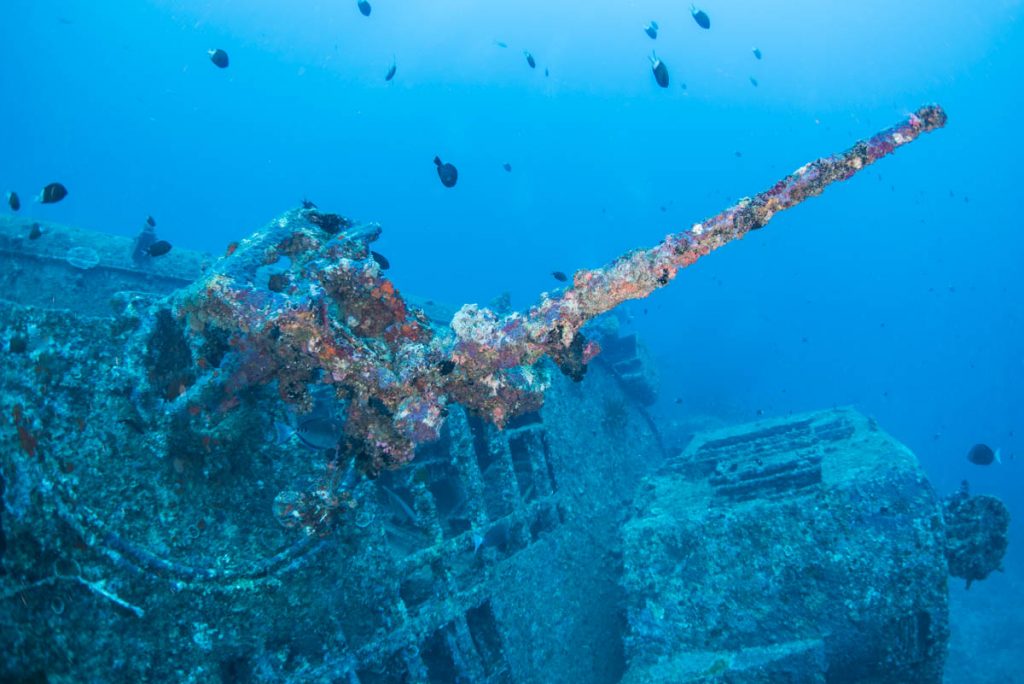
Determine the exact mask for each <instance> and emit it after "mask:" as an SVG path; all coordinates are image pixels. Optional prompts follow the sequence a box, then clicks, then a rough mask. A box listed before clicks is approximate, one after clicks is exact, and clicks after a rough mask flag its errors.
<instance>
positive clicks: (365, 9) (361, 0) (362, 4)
mask: <svg viewBox="0 0 1024 684" xmlns="http://www.w3.org/2000/svg"><path fill="white" fill-rule="evenodd" d="M356 5H358V6H359V11H360V12H361V13H362V15H363V16H364V17H368V16H370V10H371V9H372V8H371V7H370V3H369V2H367V0H356Z"/></svg>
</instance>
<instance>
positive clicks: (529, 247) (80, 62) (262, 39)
mask: <svg viewBox="0 0 1024 684" xmlns="http://www.w3.org/2000/svg"><path fill="white" fill-rule="evenodd" d="M702 6H703V7H704V9H705V10H706V11H707V12H708V14H709V15H710V17H711V21H712V27H711V30H709V31H703V30H701V29H700V28H699V27H698V26H697V25H696V24H695V23H694V22H693V20H692V19H691V18H690V16H689V11H688V3H684V2H681V1H679V0H676V1H673V2H668V1H663V0H647V1H644V2H639V1H637V2H609V1H600V0H599V1H596V2H586V3H584V2H578V1H577V2H569V1H564V2H539V1H537V0H516V1H514V2H513V1H511V0H488V2H472V1H469V0H449V1H448V2H444V3H439V2H436V1H431V2H424V1H422V0H400V1H398V0H378V1H376V2H374V3H373V13H372V15H371V16H370V17H368V18H366V17H363V16H362V15H361V14H360V13H359V12H358V11H357V9H356V4H355V1H354V0H333V1H325V2H315V1H311V0H310V1H307V0H293V1H292V2H287V3H283V2H269V1H267V0H245V1H236V2H186V1H179V2H142V1H139V2H104V3H96V2H85V1H80V2H74V1H71V0H63V1H57V2H36V1H34V0H8V1H7V2H5V3H4V11H3V15H4V20H3V22H2V23H0V46H2V47H0V50H2V53H3V55H4V59H3V65H4V66H3V68H2V69H0V92H3V94H4V100H3V107H2V111H0V124H2V125H0V136H2V137H0V147H2V149H3V157H2V159H3V161H2V162H0V188H2V189H4V190H7V189H16V190H19V191H20V193H21V195H22V198H23V201H24V200H28V199H29V198H30V196H31V195H33V194H35V193H36V192H37V191H38V189H39V188H41V187H42V186H43V185H45V184H46V183H48V182H51V181H54V180H59V181H61V182H62V183H64V184H65V185H66V186H67V187H68V189H69V191H70V195H69V197H68V198H67V199H66V200H64V201H63V202H61V203H60V204H57V205H53V206H40V205H31V203H29V202H26V204H27V205H28V206H26V208H25V209H23V213H24V214H26V215H29V216H33V217H38V218H42V219H46V220H52V221H56V222H61V223H67V224H71V225H77V226H82V227H86V228H92V229H97V230H103V231H107V232H112V233H119V234H125V235H133V234H135V233H136V232H137V231H138V229H139V227H140V226H141V224H142V222H143V220H144V219H145V217H146V216H147V215H152V216H154V217H155V218H156V220H157V224H158V230H159V232H160V235H161V237H164V238H166V239H169V240H171V241H172V242H173V243H174V244H175V245H178V246H181V247H184V248H192V249H202V250H208V251H211V252H214V253H218V254H219V253H221V252H222V251H223V249H224V248H225V246H226V245H227V244H228V243H229V242H231V241H233V240H238V239H240V238H241V237H244V236H245V235H246V234H248V233H249V232H251V231H252V230H254V229H256V228H258V227H259V226H260V225H262V224H263V223H265V222H267V221H268V220H270V219H271V218H273V217H274V216H276V215H277V214H278V213H280V212H282V211H284V210H286V209H289V208H291V207H294V206H296V205H297V204H298V202H299V201H300V200H301V199H302V198H304V197H308V198H310V199H312V200H314V201H315V202H316V203H317V204H319V205H320V206H321V207H322V208H324V209H326V210H328V211H338V212H341V213H343V214H346V215H349V216H352V217H355V218H358V219H363V220H376V221H380V222H381V223H382V224H383V226H384V229H385V233H384V238H383V240H382V241H381V242H380V243H379V251H381V252H383V253H385V254H386V255H387V256H388V258H389V259H390V261H391V263H392V264H393V269H392V271H391V275H392V277H393V279H394V280H395V282H396V284H397V285H398V286H399V287H400V288H401V289H402V290H403V291H406V292H410V293H415V294H419V295H422V296H424V297H430V298H433V299H436V300H442V301H449V302H452V303H462V302H480V303H487V302H488V301H490V300H491V299H492V298H494V297H495V296H496V295H498V294H500V293H501V292H502V291H509V292H510V293H511V294H512V300H513V304H514V305H516V306H517V307H520V308H525V307H526V306H528V305H529V304H530V303H532V302H533V301H535V299H536V297H537V296H538V294H539V293H540V292H541V291H543V290H545V289H549V288H553V287H554V286H555V285H556V283H555V282H554V281H553V280H552V278H551V276H550V273H551V271H552V270H561V271H566V272H571V271H573V270H574V269H576V268H579V267H585V266H596V265H599V264H601V263H604V262H606V261H608V260H610V259H612V258H614V257H615V256H616V255H618V254H620V253H621V252H623V251H624V250H626V249H629V248H631V247H636V246H646V245H649V244H652V243H654V242H656V241H657V240H658V239H659V238H660V237H661V236H662V235H664V234H665V233H667V232H674V231H677V230H681V229H684V228H686V227H688V226H689V225H691V224H692V223H694V222H695V221H699V220H701V219H702V218H704V217H706V216H708V215H711V214H714V213H716V212H717V211H719V210H721V209H723V208H725V207H726V206H728V205H730V204H731V203H733V202H735V201H736V200H737V199H738V198H740V197H742V196H744V195H749V194H753V193H755V192H758V191H760V190H762V189H764V188H766V187H768V186H769V185H770V184H771V183H773V182H774V181H775V180H776V179H778V178H781V177H782V176H783V175H785V174H786V173H788V172H789V171H791V170H792V169H794V168H796V167H798V166H800V165H801V164H803V163H804V162H807V161H810V160H812V159H813V158H815V157H817V156H822V155H825V154H829V153H832V152H836V151H840V150H842V149H845V148H846V147H848V146H849V145H850V144H852V143H853V142H854V141H856V140H857V139H859V138H863V137H867V136H869V135H871V134H872V133H874V132H876V131H877V130H880V129H882V128H885V127H887V126H889V125H891V124H893V123H896V122H897V121H899V120H900V119H902V118H903V117H905V116H906V115H907V113H908V112H910V111H912V110H914V109H916V108H917V107H918V106H920V105H922V104H925V103H929V102H938V103H940V104H942V105H943V106H944V107H945V108H946V110H947V112H948V113H949V124H948V126H947V127H946V128H945V129H943V130H941V131H938V132H935V133H933V134H930V135H927V136H925V137H924V138H922V139H921V140H919V141H917V142H915V143H914V144H913V145H910V146H908V147H906V148H904V149H902V150H900V151H899V152H897V153H896V154H895V155H894V156H893V157H890V158H888V159H886V160H884V161H882V162H881V163H879V164H878V165H876V166H875V167H873V168H871V169H869V170H867V171H866V172H864V173H862V174H860V175H859V176H858V177H857V178H855V179H853V180H852V181H850V182H847V183H844V184H842V185H841V186H837V187H833V188H830V189H829V190H828V191H827V192H826V194H825V195H824V196H823V197H821V198H818V199H814V200H812V201H810V202H808V203H807V204H805V205H803V206H800V207H798V208H796V209H794V210H792V211H790V212H787V213H786V214H784V215H781V216H779V217H777V218H776V219H775V220H774V221H773V222H772V223H771V224H770V225H769V227H768V228H767V229H765V230H763V231H760V232H758V233H756V234H753V235H751V236H749V237H748V238H747V239H745V240H744V241H742V242H741V243H738V244H735V245H730V246H729V247H727V248H726V249H724V250H721V251H720V252H717V253H716V254H714V255H713V256H712V257H710V258H708V259H706V260H704V261H702V262H701V263H699V264H698V265H696V266H695V267H693V268H692V269H690V270H689V271H687V272H684V273H683V274H681V276H680V277H679V279H678V280H677V281H676V282H675V283H674V284H673V285H672V286H671V287H669V288H667V289H666V290H664V291H662V292H659V293H657V294H656V295H655V296H653V297H652V298H650V299H649V300H646V301H643V302H638V303H634V304H631V305H629V306H627V307H626V309H625V311H626V313H627V314H628V317H629V318H630V319H631V320H630V322H629V323H628V325H630V326H631V327H632V328H634V329H636V330H637V331H638V332H639V333H640V335H641V337H642V339H643V340H645V341H646V343H647V344H648V346H649V347H650V349H651V351H652V353H653V355H654V357H655V359H656V360H657V363H658V366H659V369H660V371H661V382H662V397H663V398H662V401H661V403H660V405H659V406H658V407H657V409H656V410H657V412H658V413H659V415H661V416H663V417H664V418H665V419H666V420H669V419H671V418H672V416H673V415H674V414H675V413H689V414H697V413H707V414H711V415H717V416H720V417H722V418H723V419H727V420H730V421H738V420H746V419H750V418H753V417H756V416H757V415H759V414H761V413H763V414H764V415H783V414H785V413H787V412H790V411H797V410H807V409H815V408H821V407H826V406H831V405H834V404H839V405H843V404H853V405H855V406H857V407H859V408H860V409H861V410H863V411H864V412H866V413H868V414H869V415H872V416H874V417H876V418H877V419H878V421H879V423H880V424H881V425H882V426H883V427H884V428H885V429H886V430H887V431H889V432H891V433H892V434H893V435H895V436H896V437H897V438H898V439H900V440H901V441H903V442H905V443H906V444H907V445H908V446H910V447H911V448H912V449H913V450H914V451H915V453H916V454H917V455H918V457H919V458H920V459H921V461H922V462H923V464H924V467H925V469H926V471H927V472H928V474H929V477H930V478H931V480H932V482H933V483H934V484H935V486H936V488H937V489H938V490H939V491H940V492H941V493H945V492H947V491H950V490H952V489H954V488H955V487H956V486H957V485H958V484H959V482H960V481H961V480H963V479H968V480H969V481H970V482H971V486H972V490H973V491H975V492H983V493H991V494H995V495H998V496H1000V497H1002V498H1003V499H1004V500H1005V501H1006V502H1007V503H1008V505H1009V506H1010V509H1011V511H1012V512H1013V513H1014V515H1015V516H1016V521H1017V522H1015V523H1014V527H1013V528H1012V531H1011V546H1010V555H1009V557H1008V561H1007V567H1008V569H1010V568H1016V570H1017V572H1018V573H1019V572H1020V570H1021V568H1022V566H1024V563H1022V562H1021V552H1020V547H1021V545H1022V535H1021V529H1022V528H1021V524H1020V522H1019V521H1020V520H1021V518H1022V517H1024V516H1022V511H1024V506H1022V504H1024V484H1022V483H1024V441H1022V440H1024V400H1022V398H1021V396H1022V394H1021V388H1022V387H1024V318H1022V309H1021V305H1020V302H1021V301H1022V300H1024V278H1022V277H1021V275H1020V273H1021V271H1020V266H1019V265H1020V264H1021V263H1022V262H1024V237H1022V235H1021V233H1022V229H1024V222H1022V219H1021V218H1020V213H1019V211H1020V209H1019V207H1020V189H1019V187H1018V179H1019V177H1020V173H1019V170H1018V163H1019V159H1020V158H1021V155H1022V154H1024V139H1022V134H1021V129H1020V123H1019V120H1020V116H1019V113H1020V111H1021V110H1022V109H1024V94H1022V89H1021V87H1020V83H1021V75H1020V72H1021V69H1022V65H1024V22H1022V14H1024V5H1022V3H1021V2H1020V1H1019V0H994V1H992V2H983V3H971V4H965V3H961V2H957V3H954V2H949V1H947V0H942V1H938V2H902V3H900V2H881V1H880V0H865V1H863V2H836V1H834V0H833V1H831V2H826V1H820V0H792V1H790V2H786V3H761V2H753V1H750V0H743V1H734V2H724V1H723V0H707V1H706V2H704V3H703V5H702ZM651 19H655V20H657V21H658V23H659V24H660V26H661V33H660V35H659V37H658V39H657V40H656V41H652V40H651V39H649V38H648V37H647V36H646V35H645V34H644V32H643V30H642V28H643V26H644V24H646V22H648V21H649V20H651ZM497 41H503V42H505V43H507V45H508V47H506V48H502V47H500V46H499V45H497ZM754 46H756V47H758V48H760V49H761V51H762V52H763V55H764V58H763V60H761V61H758V60H756V59H755V58H754V56H753V54H752V48H753V47H754ZM215 47H219V48H223V49H225V50H227V52H228V53H229V54H230V57H231V66H230V67H229V68H228V69H225V70H219V69H217V68H215V67H214V66H213V65H212V64H211V63H210V61H209V59H208V57H207V50H209V49H211V48H215ZM652 49H655V50H656V51H657V54H658V56H659V57H661V58H662V59H663V60H664V61H665V63H666V65H667V66H668V68H669V70H670V73H671V79H672V82H671V84H670V87H669V88H668V89H661V88H659V87H658V86H657V85H656V84H655V82H654V78H653V77H652V75H651V71H650V63H649V61H648V55H649V54H650V53H651V51H652ZM523 50H529V51H530V52H531V53H532V54H533V55H534V56H535V58H536V60H537V68H536V69H530V68H529V67H528V65H527V64H526V60H525V58H524V55H523ZM392 60H394V61H395V64H396V65H397V72H396V76H395V78H394V80H393V81H392V82H385V80H384V75H385V73H386V71H387V69H388V67H389V66H390V64H391V63H392ZM545 69H548V70H549V73H550V75H549V76H545V73H544V70H545ZM751 77H753V78H755V79H756V80H757V82H758V86H757V87H755V86H753V85H752V83H751V81H750V78H751ZM684 83H685V85H686V88H685V89H684V88H683V87H682V84H684ZM737 153H739V154H737ZM435 155H440V157H441V158H442V159H443V160H444V161H448V162H452V163H454V164H456V165H457V166H458V169H459V173H460V179H459V183H458V185H457V186H456V187H455V188H453V189H446V188H444V187H442V185H441V184H440V183H439V182H438V178H437V175H436V173H435V169H434V165H433V163H432V159H433V157H434V156H435ZM505 162H508V163H510V164H511V166H512V171H511V173H508V172H506V171H505V170H504V169H503V168H502V164H503V163H505ZM677 399H680V400H681V402H677ZM975 442H987V443H989V444H991V445H992V446H993V447H999V448H1001V450H1002V455H1003V459H1004V463H1003V464H1002V465H1001V466H993V467H990V468H987V469H986V468H980V467H977V466H973V465H971V464H970V463H968V462H967V460H966V458H965V454H966V452H967V449H968V448H969V447H970V446H971V445H972V444H974V443H975ZM1008 582H1009V580H1008V579H1006V578H1005V577H1003V576H997V577H995V578H993V579H992V580H991V581H989V582H986V583H981V584H979V585H975V587H976V588H975V589H972V592H986V591H989V592H999V591H1003V590H1005V588H1006V587H1007V586H1008V584H1007V583H1008ZM1000 583H1002V584H1000ZM1016 586H1018V587H1019V582H1018V583H1017V585H1016Z"/></svg>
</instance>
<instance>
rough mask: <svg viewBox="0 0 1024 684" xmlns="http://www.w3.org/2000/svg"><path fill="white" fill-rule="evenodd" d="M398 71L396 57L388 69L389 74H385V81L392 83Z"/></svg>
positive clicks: (392, 59)
mask: <svg viewBox="0 0 1024 684" xmlns="http://www.w3.org/2000/svg"><path fill="white" fill-rule="evenodd" d="M397 70H398V64H397V63H396V62H395V59H394V57H392V58H391V66H389V67H388V72H387V73H386V74H384V80H385V81H390V80H391V79H393V78H394V77H395V71H397Z"/></svg>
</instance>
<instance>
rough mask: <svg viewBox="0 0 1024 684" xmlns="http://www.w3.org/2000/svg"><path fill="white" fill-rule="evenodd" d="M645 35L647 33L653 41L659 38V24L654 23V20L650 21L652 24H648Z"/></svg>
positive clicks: (645, 27)
mask: <svg viewBox="0 0 1024 684" xmlns="http://www.w3.org/2000/svg"><path fill="white" fill-rule="evenodd" d="M644 33H646V34H647V35H648V36H650V38H651V40H654V39H655V38H657V37H658V22H656V21H654V20H653V19H652V20H651V21H650V23H648V24H647V26H644Z"/></svg>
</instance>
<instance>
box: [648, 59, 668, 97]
mask: <svg viewBox="0 0 1024 684" xmlns="http://www.w3.org/2000/svg"><path fill="white" fill-rule="evenodd" d="M650 60H651V71H653V72H654V80H655V81H657V82H658V85H660V86H661V87H662V88H668V67H666V66H665V63H664V62H662V61H661V60H660V59H658V55H656V54H654V53H653V52H652V53H651V56H650Z"/></svg>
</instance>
